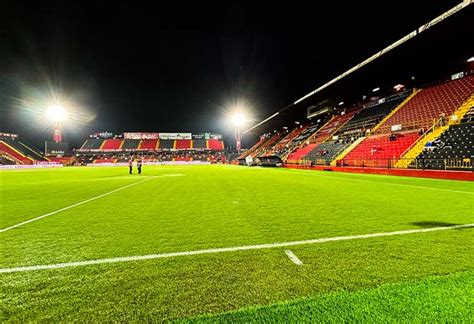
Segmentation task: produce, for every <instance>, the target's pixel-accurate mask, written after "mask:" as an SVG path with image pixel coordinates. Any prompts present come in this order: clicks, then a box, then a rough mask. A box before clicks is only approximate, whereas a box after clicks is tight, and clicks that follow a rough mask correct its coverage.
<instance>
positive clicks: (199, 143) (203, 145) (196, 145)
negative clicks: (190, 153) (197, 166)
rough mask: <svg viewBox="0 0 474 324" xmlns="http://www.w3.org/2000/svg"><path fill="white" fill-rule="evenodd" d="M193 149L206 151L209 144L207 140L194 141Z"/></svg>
mask: <svg viewBox="0 0 474 324" xmlns="http://www.w3.org/2000/svg"><path fill="white" fill-rule="evenodd" d="M193 148H194V149H206V148H207V144H206V140H205V139H193Z"/></svg>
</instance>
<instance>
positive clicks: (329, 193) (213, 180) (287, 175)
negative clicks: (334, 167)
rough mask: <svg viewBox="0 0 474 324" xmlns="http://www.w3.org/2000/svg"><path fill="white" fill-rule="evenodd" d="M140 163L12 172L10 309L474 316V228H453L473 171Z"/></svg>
mask: <svg viewBox="0 0 474 324" xmlns="http://www.w3.org/2000/svg"><path fill="white" fill-rule="evenodd" d="M127 172H128V170H127V169H126V168H119V167H112V168H105V167H104V168H86V167H84V168H62V169H44V170H11V171H2V172H1V187H0V198H1V206H0V229H2V230H1V231H0V242H1V246H0V248H1V250H0V252H1V258H0V278H1V281H0V285H1V289H0V296H1V300H2V302H1V303H0V310H1V313H0V320H2V321H5V320H12V321H25V320H48V321H58V320H63V321H70V320H83V321H88V320H95V321H110V320H123V321H132V320H135V321H137V320H138V321H140V320H169V319H181V320H186V321H227V322H234V321H242V322H248V321H252V320H255V321H262V320H266V321H280V322H286V321H311V320H312V319H313V320H314V319H319V320H328V321H331V320H332V321H334V320H342V319H352V320H360V321H364V320H369V321H377V320H380V321H387V320H393V321H397V320H414V321H429V320H440V319H441V320H445V319H446V320H448V319H452V320H460V321H467V322H468V321H472V320H473V319H474V316H473V313H472V308H473V300H474V293H473V290H472V286H473V280H474V279H473V278H474V254H473V252H472V251H473V250H472V248H473V246H474V235H473V234H474V228H473V227H463V228H461V227H460V228H449V229H446V228H445V227H449V226H456V225H463V224H472V223H474V212H473V210H474V209H473V207H474V206H473V202H474V199H473V198H474V184H472V183H470V182H461V181H447V180H431V179H418V178H404V177H393V176H376V175H360V174H344V173H330V172H318V171H304V170H289V169H262V168H246V167H238V166H218V165H212V166H157V167H145V168H144V174H142V175H140V176H139V175H137V174H135V175H131V176H130V175H128V174H127ZM58 210H59V211H58ZM56 211H57V212H56ZM41 216H45V217H42V218H38V217H41ZM30 220H32V221H31V222H28V221H30ZM23 222H27V223H23ZM429 228H432V229H434V228H436V230H435V231H429V232H406V233H405V232H403V233H399V235H390V236H388V235H387V233H390V232H394V231H404V230H416V231H418V230H420V229H429ZM440 228H445V230H438V229H440ZM373 233H382V235H381V236H376V237H352V236H355V235H364V234H373ZM334 237H339V238H338V239H335V240H329V241H324V240H322V239H323V238H334ZM340 237H343V238H340ZM315 239H320V240H317V241H312V242H305V244H302V243H301V242H300V243H294V242H295V241H304V240H315ZM282 242H287V244H286V245H285V244H283V245H281V246H278V245H277V246H272V245H270V246H268V245H264V244H272V243H282ZM288 242H289V243H288ZM293 244H294V245H293ZM252 245H256V246H254V247H250V248H249V246H252ZM223 248H228V249H227V250H226V249H224V250H219V249H223ZM203 250H206V251H203ZM287 250H291V251H292V252H293V254H294V255H296V256H297V258H298V259H299V260H300V261H301V262H302V263H303V264H302V265H297V264H295V263H294V262H292V260H290V258H289V257H288V256H287V254H286V253H285V251H287ZM196 251H197V252H196ZM178 252H181V253H178ZM90 260H93V261H92V262H89V263H93V264H88V263H87V262H86V263H81V262H82V261H90ZM74 262H78V263H74ZM35 266H39V267H36V268H35ZM42 266H46V267H51V268H52V269H42ZM25 267H26V268H25ZM447 292H449V293H447ZM336 310H337V311H336ZM400 310H404V312H402V314H400ZM229 312H230V313H229Z"/></svg>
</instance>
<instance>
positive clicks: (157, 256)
mask: <svg viewBox="0 0 474 324" xmlns="http://www.w3.org/2000/svg"><path fill="white" fill-rule="evenodd" d="M471 227H474V223H472V224H463V225H453V226H444V227H432V228H423V229H413V230H402V231H395V232H382V233H372V234H362V235H350V236H335V237H326V238H318V239H312V240H304V241H293V242H281V243H270V244H257V245H244V246H234V247H225V248H215V249H206V250H194V251H182V252H168V253H161V254H147V255H135V256H126V257H116V258H107V259H95V260H86V261H76V262H65V263H56V264H44V265H34V266H24V267H14V268H0V273H12V272H24V271H36V270H47V269H62V268H70V267H81V266H88V265H94V264H105V263H118V262H130V261H141V260H152V259H164V258H174V257H181V256H188V255H200V254H213V253H223V252H236V251H248V250H262V249H273V248H280V247H288V246H297V245H308V244H319V243H326V242H334V241H348V240H358V239H368V238H373V237H383V236H395V235H407V234H415V233H428V232H436V231H446V230H451V229H457V228H471Z"/></svg>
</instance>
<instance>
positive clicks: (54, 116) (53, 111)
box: [46, 105, 66, 122]
mask: <svg viewBox="0 0 474 324" xmlns="http://www.w3.org/2000/svg"><path fill="white" fill-rule="evenodd" d="M46 114H47V116H48V119H49V120H51V121H53V122H61V121H63V120H64V119H65V118H66V110H64V108H63V107H62V106H60V105H53V106H50V107H49V108H48V111H47V113H46Z"/></svg>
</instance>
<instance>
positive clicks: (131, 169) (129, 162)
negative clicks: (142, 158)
mask: <svg viewBox="0 0 474 324" xmlns="http://www.w3.org/2000/svg"><path fill="white" fill-rule="evenodd" d="M128 168H129V169H130V174H132V173H133V157H131V158H130V160H129V161H128Z"/></svg>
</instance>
